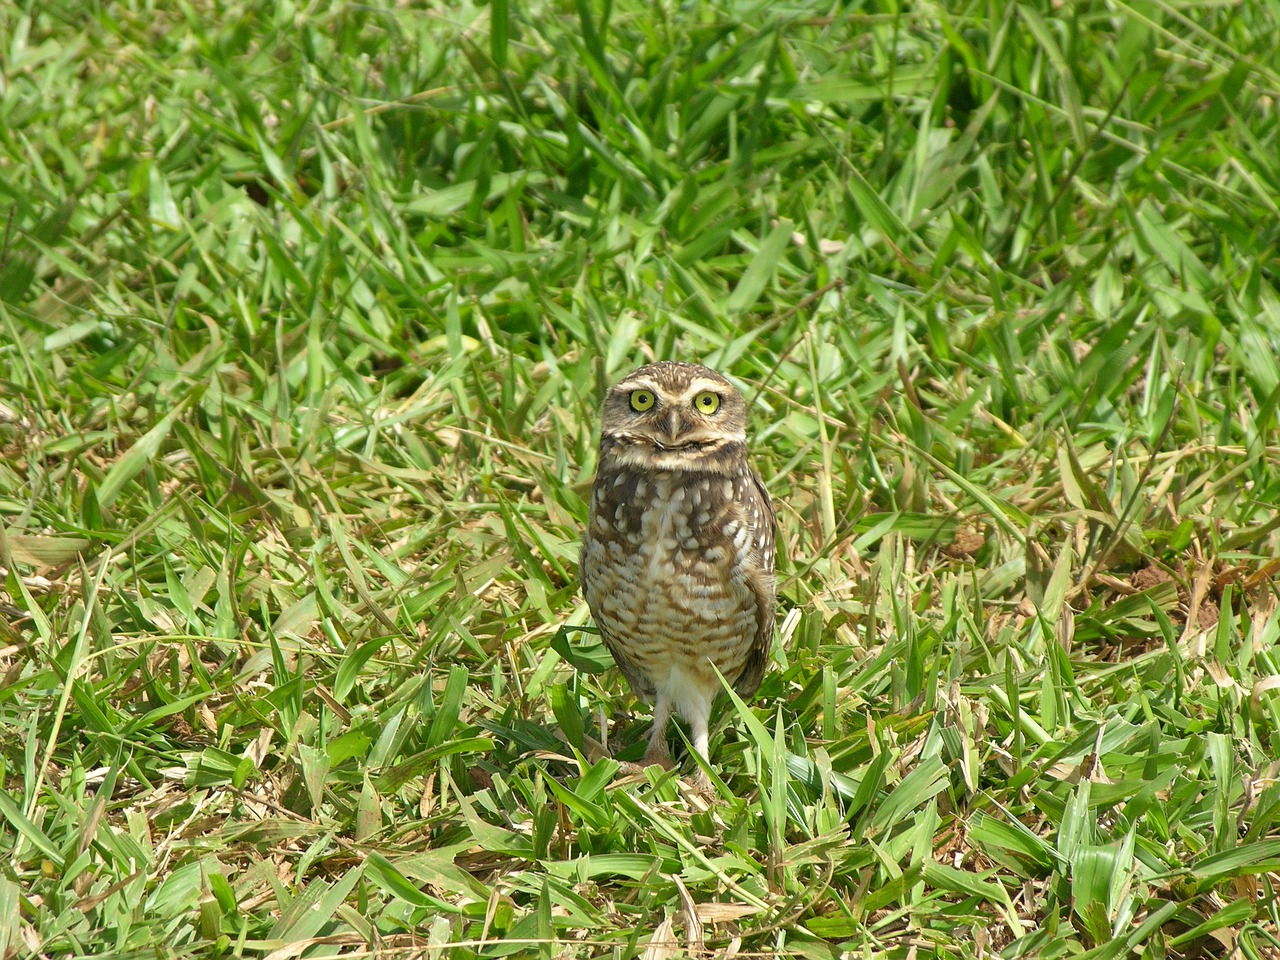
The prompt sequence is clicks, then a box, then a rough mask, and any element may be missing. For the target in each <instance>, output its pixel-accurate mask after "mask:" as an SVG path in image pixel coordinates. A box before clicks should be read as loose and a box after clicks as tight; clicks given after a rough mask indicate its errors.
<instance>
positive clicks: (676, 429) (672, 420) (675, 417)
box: [666, 410, 680, 444]
mask: <svg viewBox="0 0 1280 960" xmlns="http://www.w3.org/2000/svg"><path fill="white" fill-rule="evenodd" d="M666 428H667V436H668V437H670V438H671V442H672V443H673V444H674V443H676V442H677V440H678V439H679V436H680V411H679V410H672V411H671V412H670V413H668V414H667V422H666Z"/></svg>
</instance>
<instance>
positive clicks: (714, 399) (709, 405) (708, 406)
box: [693, 390, 720, 413]
mask: <svg viewBox="0 0 1280 960" xmlns="http://www.w3.org/2000/svg"><path fill="white" fill-rule="evenodd" d="M693 409H695V410H697V411H698V412H699V413H715V412H716V411H717V410H719V409H720V394H718V393H712V392H711V391H710V390H704V391H703V392H702V393H700V394H698V395H697V396H696V397H694V398H693Z"/></svg>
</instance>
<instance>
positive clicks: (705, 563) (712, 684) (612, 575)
mask: <svg viewBox="0 0 1280 960" xmlns="http://www.w3.org/2000/svg"><path fill="white" fill-rule="evenodd" d="M754 485H755V480H754V477H752V476H751V474H750V473H749V472H747V471H746V470H745V469H744V470H743V471H742V472H741V473H740V474H738V475H735V476H725V475H723V474H716V473H701V472H685V471H647V472H645V473H644V474H641V473H640V472H639V471H637V470H632V469H626V468H621V469H616V470H608V469H607V468H605V467H603V466H602V471H601V475H600V477H599V478H598V479H597V481H596V485H595V492H594V495H593V498H592V503H591V516H590V519H589V523H588V528H587V533H586V536H585V538H584V542H583V556H582V577H583V588H584V593H585V595H586V600H587V603H588V605H589V606H590V607H591V611H592V613H593V614H594V615H595V618H596V621H597V623H598V624H599V625H600V627H601V631H602V634H603V635H604V638H605V642H606V643H607V644H608V645H609V649H610V650H611V651H612V652H613V655H614V659H615V660H616V661H617V663H618V665H619V666H620V667H621V668H622V671H623V673H624V675H625V676H626V677H627V680H628V681H629V682H630V683H631V685H632V686H633V687H634V688H635V689H636V690H637V692H639V693H641V694H643V695H646V696H652V695H653V694H654V692H655V690H657V689H660V688H664V687H669V686H671V685H672V684H678V685H682V686H683V685H686V684H692V685H694V686H696V687H698V688H701V689H702V690H704V691H705V692H706V693H709V694H710V695H712V696H714V692H716V691H718V690H719V680H718V679H717V677H716V676H715V671H714V670H712V668H711V666H712V664H714V665H715V667H716V668H717V669H719V671H720V672H721V673H722V674H723V675H724V677H725V679H726V680H728V681H729V682H730V683H731V684H735V685H736V684H737V681H738V680H739V678H740V677H741V676H742V675H743V674H744V672H746V671H747V666H748V661H749V660H750V658H751V657H752V655H753V648H755V647H757V646H758V640H759V636H760V633H761V616H762V604H761V602H760V599H761V598H760V589H761V584H760V583H759V582H758V581H759V576H758V575H757V574H758V571H759V570H760V569H761V568H762V560H764V559H765V556H764V554H765V553H767V554H768V556H767V561H768V569H769V572H770V573H771V572H772V560H773V558H772V519H773V518H772V515H770V516H769V517H768V521H769V538H768V540H769V542H768V544H765V543H763V542H762V537H761V535H760V533H759V530H760V529H761V528H762V526H763V525H764V520H765V518H764V517H763V516H762V515H760V514H761V510H760V508H759V507H758V495H756V491H755V486H754ZM753 514H754V515H753ZM766 547H767V550H766V549H765V548H766ZM771 579H772V578H771V577H770V582H769V583H768V585H767V586H768V591H769V595H770V596H769V600H770V603H769V607H770V610H769V618H770V626H771V625H772V609H771V607H772V582H771ZM770 632H771V631H770ZM757 672H758V671H757ZM756 682H758V677H757V678H756ZM753 691H754V684H753V685H752V690H751V691H747V692H753Z"/></svg>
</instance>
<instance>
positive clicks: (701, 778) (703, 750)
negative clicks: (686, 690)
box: [685, 700, 715, 793]
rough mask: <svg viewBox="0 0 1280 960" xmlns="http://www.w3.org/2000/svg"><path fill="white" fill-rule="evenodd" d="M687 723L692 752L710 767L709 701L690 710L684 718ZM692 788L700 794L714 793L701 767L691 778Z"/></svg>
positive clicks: (709, 779)
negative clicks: (691, 737)
mask: <svg viewBox="0 0 1280 960" xmlns="http://www.w3.org/2000/svg"><path fill="white" fill-rule="evenodd" d="M685 719H686V720H688V721H689V732H690V733H691V734H693V750H694V752H695V753H696V754H697V755H698V756H700V757H701V758H702V760H703V762H704V763H706V765H707V766H708V767H709V766H711V756H710V754H709V752H708V751H709V748H710V744H709V741H710V739H711V736H710V732H709V728H710V723H711V701H709V700H708V701H707V702H706V703H705V704H698V708H697V709H695V710H691V711H690V712H689V714H687V715H686V716H685ZM693 788H694V789H695V790H697V791H698V792H700V793H714V791H715V788H714V787H713V786H712V784H711V778H710V777H709V776H707V772H706V770H704V769H702V767H699V768H698V772H697V773H696V774H694V777H693Z"/></svg>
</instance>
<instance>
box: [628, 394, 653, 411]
mask: <svg viewBox="0 0 1280 960" xmlns="http://www.w3.org/2000/svg"><path fill="white" fill-rule="evenodd" d="M631 409H632V410H634V411H636V413H644V412H645V411H646V410H652V409H653V393H652V392H651V391H649V390H632V391H631Z"/></svg>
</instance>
